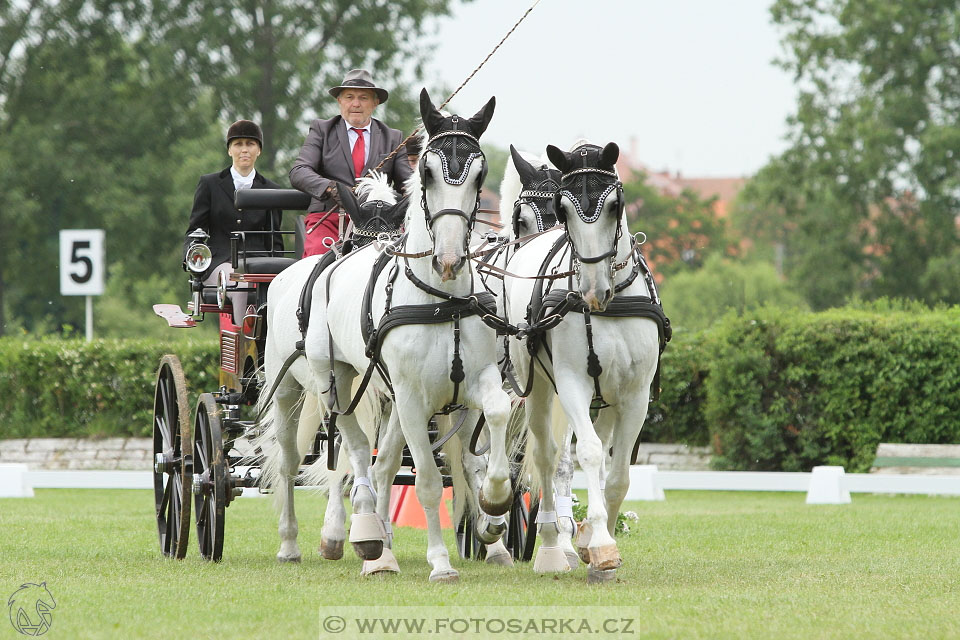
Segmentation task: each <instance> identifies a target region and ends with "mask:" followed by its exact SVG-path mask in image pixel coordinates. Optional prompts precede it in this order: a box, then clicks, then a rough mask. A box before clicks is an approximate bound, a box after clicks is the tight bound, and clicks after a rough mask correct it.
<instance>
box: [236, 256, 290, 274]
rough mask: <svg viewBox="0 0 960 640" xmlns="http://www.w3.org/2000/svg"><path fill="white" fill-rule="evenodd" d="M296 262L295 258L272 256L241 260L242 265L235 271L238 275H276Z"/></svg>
mask: <svg viewBox="0 0 960 640" xmlns="http://www.w3.org/2000/svg"><path fill="white" fill-rule="evenodd" d="M294 262H296V260H294V259H293V258H282V257H271V256H265V257H260V258H247V259H245V260H240V264H238V265H237V267H236V269H235V271H236V272H237V273H272V274H274V275H276V274H278V273H280V272H281V271H283V270H284V269H286V268H287V267H289V266H290V265H292V264H293V263H294Z"/></svg>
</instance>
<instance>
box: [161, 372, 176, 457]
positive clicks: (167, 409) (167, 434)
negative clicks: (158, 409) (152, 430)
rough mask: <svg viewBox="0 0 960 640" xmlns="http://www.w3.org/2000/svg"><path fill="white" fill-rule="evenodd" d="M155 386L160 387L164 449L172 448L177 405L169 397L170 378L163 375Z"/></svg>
mask: <svg viewBox="0 0 960 640" xmlns="http://www.w3.org/2000/svg"><path fill="white" fill-rule="evenodd" d="M157 386H158V387H159V388H160V399H161V404H162V407H163V425H162V428H161V429H160V433H161V434H162V436H163V444H164V449H171V448H173V442H172V435H173V429H174V426H173V424H172V423H173V422H176V415H177V407H176V406H175V404H174V403H175V400H174V399H173V398H171V397H170V379H169V378H166V377H163V378H161V379H160V381H159V382H158V383H157Z"/></svg>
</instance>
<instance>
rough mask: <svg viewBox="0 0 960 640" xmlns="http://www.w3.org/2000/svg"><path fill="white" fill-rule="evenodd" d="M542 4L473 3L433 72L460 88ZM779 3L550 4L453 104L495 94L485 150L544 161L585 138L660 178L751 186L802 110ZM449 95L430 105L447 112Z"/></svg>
mask: <svg viewBox="0 0 960 640" xmlns="http://www.w3.org/2000/svg"><path fill="white" fill-rule="evenodd" d="M532 2H533V0H475V1H474V2H472V3H470V4H467V5H465V6H458V7H457V8H456V10H455V11H456V15H455V16H454V17H452V18H446V19H444V20H442V21H440V23H439V31H438V33H437V35H436V36H435V39H436V40H437V41H438V42H439V46H438V48H437V50H436V54H435V56H434V62H433V64H432V68H431V72H432V73H433V74H434V78H439V79H442V81H443V82H445V83H446V84H447V86H448V87H450V88H451V89H453V88H455V87H457V86H459V84H460V83H461V82H462V81H463V79H464V78H466V77H467V75H469V73H470V71H472V70H473V68H474V67H476V65H477V64H479V63H480V61H481V60H482V59H483V58H484V57H485V56H486V55H487V53H489V51H490V50H491V49H492V48H493V46H494V45H495V44H496V43H497V42H499V41H500V38H502V37H503V35H504V34H505V33H506V32H507V31H508V30H509V28H510V27H511V26H513V24H514V23H515V22H516V21H517V20H518V19H519V18H520V16H521V15H522V14H523V12H524V11H526V9H527V8H528V7H529V6H530V4H532ZM770 4H771V0H673V1H668V2H663V1H662V0H657V1H655V0H541V1H540V4H539V5H537V7H536V8H535V9H534V10H533V12H532V13H531V14H530V15H529V16H528V17H527V19H526V20H525V21H524V22H523V24H521V25H520V27H519V28H518V29H517V30H516V31H515V32H514V33H513V35H512V36H510V38H509V39H508V40H507V42H506V43H504V45H503V46H502V47H501V48H500V49H499V50H498V51H497V53H496V54H494V56H493V57H492V58H491V59H490V60H489V61H488V62H487V64H486V65H485V66H484V67H483V69H481V70H480V72H479V73H478V74H477V75H476V76H475V77H474V78H473V80H471V81H470V83H469V84H468V85H467V86H466V87H464V89H463V90H462V91H461V92H460V93H459V94H458V95H457V97H456V98H455V99H454V102H453V103H452V106H453V107H454V109H455V110H456V111H458V112H462V113H464V114H466V113H467V112H469V114H468V115H472V114H473V113H474V112H475V111H476V110H477V109H478V108H479V107H480V106H481V105H482V104H483V103H484V102H485V101H486V100H487V99H488V98H489V97H490V96H491V95H496V96H497V110H496V113H495V115H494V118H493V122H492V123H491V125H490V128H489V129H488V131H487V133H486V134H484V141H488V142H492V143H494V144H497V145H502V146H506V145H507V144H508V143H513V144H515V145H516V146H517V147H519V148H521V149H528V150H531V151H537V152H542V150H543V148H544V147H545V145H546V144H548V143H549V144H555V145H557V146H560V147H564V148H565V147H567V146H568V145H569V144H570V143H571V142H573V140H574V139H575V138H577V137H580V136H583V137H587V138H589V139H590V140H592V141H593V142H595V143H598V144H603V143H606V142H608V141H610V140H613V141H615V142H617V143H618V144H620V145H621V147H622V148H624V149H630V148H631V144H633V145H634V146H635V149H636V156H637V158H638V159H639V160H640V161H642V162H644V163H645V164H647V165H648V166H650V167H651V168H652V169H654V170H661V169H669V170H670V171H677V170H679V171H680V172H681V173H682V174H683V175H684V176H688V177H699V176H743V175H751V174H753V173H754V172H756V171H757V169H759V168H760V167H762V166H763V165H764V164H765V163H766V161H767V159H768V158H769V157H770V156H771V155H773V154H776V153H778V152H780V151H782V150H783V149H784V147H785V143H784V141H783V136H784V134H785V132H786V125H785V120H786V117H787V115H788V114H790V113H792V111H793V110H794V105H795V99H796V91H795V89H794V87H793V83H792V82H791V79H790V77H789V76H788V75H787V74H786V73H785V72H784V71H782V70H781V69H779V68H777V67H774V66H773V65H772V64H771V61H772V60H773V59H774V58H775V57H777V56H779V55H780V52H781V48H780V44H779V38H778V33H777V30H776V29H775V28H774V26H773V25H772V24H771V23H770V17H769V12H768V7H769V5H770ZM445 97H446V96H443V97H437V96H434V98H435V101H436V103H437V104H439V103H440V102H441V101H442V99H443V98H445Z"/></svg>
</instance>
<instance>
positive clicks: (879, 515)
mask: <svg viewBox="0 0 960 640" xmlns="http://www.w3.org/2000/svg"><path fill="white" fill-rule="evenodd" d="M297 500H298V512H299V516H300V544H301V548H302V549H303V552H304V561H303V563H302V564H300V565H279V564H277V563H276V562H275V561H274V553H275V552H276V549H277V545H278V538H277V533H276V524H277V519H276V516H275V515H274V512H273V509H272V506H271V503H270V501H269V500H238V501H236V502H234V503H233V505H231V506H230V508H229V509H228V510H227V532H226V541H225V548H224V561H223V562H222V563H220V564H216V565H214V564H209V563H206V562H203V561H202V560H200V558H199V555H198V554H197V552H196V547H195V544H192V545H191V548H190V552H189V554H188V556H187V559H186V560H184V561H181V562H177V561H170V560H167V559H164V558H162V557H161V556H160V553H159V551H158V545H157V539H156V528H155V523H154V519H153V517H152V513H151V512H152V495H151V494H150V493H148V492H145V491H89V490H87V491H67V490H40V491H37V496H36V497H35V498H33V499H4V500H0V599H2V601H3V602H4V604H5V603H6V597H7V596H8V595H9V594H11V593H13V592H14V591H15V590H16V589H17V588H18V587H19V585H20V584H21V583H22V582H41V581H46V582H47V585H48V587H49V588H50V591H51V592H52V593H53V595H54V596H55V598H56V599H57V607H56V609H55V610H54V612H53V624H52V626H51V629H50V632H49V633H48V634H47V635H46V636H45V637H47V638H141V637H142V638H187V637H192V638H214V637H216V638H252V637H284V638H286V637H290V638H316V637H318V633H319V620H318V608H319V607H320V606H335V605H343V606H345V605H362V604H370V605H373V604H384V605H399V604H420V605H464V606H466V605H470V606H472V605H550V606H570V607H573V606H575V605H604V606H616V607H620V608H621V613H622V615H623V616H624V617H630V618H633V619H635V621H636V622H635V624H634V627H633V628H634V629H635V630H637V631H638V632H639V633H638V634H637V635H634V636H632V637H656V638H660V637H662V638H871V639H874V638H892V637H903V638H938V637H939V638H956V637H960V544H958V542H960V540H958V537H960V536H958V532H960V502H958V501H957V500H956V499H949V498H928V497H902V496H901V497H885V496H870V495H856V496H855V497H854V501H853V504H850V505H844V506H836V507H834V506H807V505H805V504H804V502H803V500H804V497H803V494H800V493H794V494H778V493H766V494H765V493H746V494H744V493H715V492H670V493H668V497H667V501H666V502H660V503H630V504H627V505H626V506H625V507H624V508H625V509H633V510H635V511H636V512H637V513H638V514H640V521H639V522H637V523H631V529H632V530H631V532H630V533H629V534H627V535H625V536H620V537H618V544H619V545H620V549H621V553H622V555H623V557H624V561H625V564H624V566H623V567H622V568H621V569H620V570H619V571H618V581H617V582H616V583H610V584H605V585H587V584H586V569H585V568H584V567H582V566H581V567H580V568H579V569H578V570H576V571H574V572H572V573H569V574H565V575H561V576H557V577H554V576H538V575H535V574H534V573H533V572H532V568H531V567H530V566H525V565H521V566H518V567H516V568H513V569H506V568H499V567H488V566H486V565H483V564H478V563H476V562H474V561H464V560H460V559H458V558H456V557H454V560H453V563H454V566H455V567H457V568H458V570H459V571H460V583H459V584H456V585H433V584H429V583H428V580H427V576H428V573H429V569H428V565H427V563H426V559H425V541H426V536H425V534H424V533H423V532H421V531H416V530H412V529H406V528H404V529H399V530H398V533H397V537H396V543H395V545H394V547H395V551H396V554H397V557H398V559H399V562H400V566H401V568H402V570H403V573H402V574H401V575H399V576H390V577H387V578H373V579H361V578H360V577H359V575H358V573H359V570H360V561H359V560H358V559H357V558H356V557H355V556H354V555H353V553H352V551H351V550H350V549H349V548H348V549H347V551H346V553H345V556H344V559H343V560H340V561H337V562H331V561H323V560H321V559H320V558H319V556H318V554H317V552H316V548H317V545H318V544H319V541H320V526H321V524H322V514H323V511H322V510H323V506H324V500H323V499H322V498H319V497H316V496H313V495H310V494H308V493H306V492H298V494H297ZM193 535H194V534H193V532H191V536H193ZM446 535H447V536H448V547H449V548H450V549H451V553H455V552H454V551H453V542H452V541H453V534H452V532H447V534H446ZM191 542H192V543H193V541H192V540H191ZM524 613H525V614H526V613H529V611H527V612H524ZM571 614H572V615H574V611H573V610H571ZM5 615H6V614H5V612H4V617H5ZM21 637H23V636H21V635H19V634H18V633H17V632H16V631H15V630H14V629H13V627H12V626H11V625H10V624H9V623H8V622H6V621H4V620H2V619H0V639H6V638H21ZM344 637H346V636H344ZM393 637H396V636H393ZM433 637H440V636H433ZM493 637H496V636H493ZM553 637H559V636H553Z"/></svg>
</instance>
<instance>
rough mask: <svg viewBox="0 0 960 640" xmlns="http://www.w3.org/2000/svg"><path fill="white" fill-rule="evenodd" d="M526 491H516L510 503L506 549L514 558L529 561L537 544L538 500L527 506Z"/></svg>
mask: <svg viewBox="0 0 960 640" xmlns="http://www.w3.org/2000/svg"><path fill="white" fill-rule="evenodd" d="M526 495H527V494H526V492H525V491H517V492H516V493H515V494H514V495H513V504H512V505H510V523H509V526H508V528H507V549H509V550H510V554H511V555H512V556H513V559H514V560H522V561H524V562H529V561H530V559H531V558H533V548H534V546H535V545H536V544H537V527H536V524H535V522H536V519H537V511H538V509H539V506H540V504H539V502H534V503H532V504H531V505H530V508H527V501H526V497H525V496H526Z"/></svg>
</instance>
